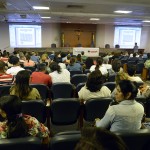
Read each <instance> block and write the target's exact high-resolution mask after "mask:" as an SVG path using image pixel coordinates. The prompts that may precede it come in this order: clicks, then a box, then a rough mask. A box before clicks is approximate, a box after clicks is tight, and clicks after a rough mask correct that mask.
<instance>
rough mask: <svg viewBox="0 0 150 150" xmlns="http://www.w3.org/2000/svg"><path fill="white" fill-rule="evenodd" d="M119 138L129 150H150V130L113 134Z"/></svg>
mask: <svg viewBox="0 0 150 150" xmlns="http://www.w3.org/2000/svg"><path fill="white" fill-rule="evenodd" d="M115 133H116V134H117V135H118V136H120V137H121V138H122V139H123V141H124V142H125V144H126V145H127V147H128V148H129V150H149V149H150V130H149V129H141V130H136V131H128V132H127V131H126V132H124V131H119V132H115Z"/></svg>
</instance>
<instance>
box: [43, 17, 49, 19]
mask: <svg viewBox="0 0 150 150" xmlns="http://www.w3.org/2000/svg"><path fill="white" fill-rule="evenodd" d="M41 18H42V19H50V18H51V17H41Z"/></svg>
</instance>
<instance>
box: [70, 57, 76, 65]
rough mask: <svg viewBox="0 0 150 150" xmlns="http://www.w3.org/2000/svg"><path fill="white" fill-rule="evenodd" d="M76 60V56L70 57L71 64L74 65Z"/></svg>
mask: <svg viewBox="0 0 150 150" xmlns="http://www.w3.org/2000/svg"><path fill="white" fill-rule="evenodd" d="M75 61H76V60H75V58H74V57H71V58H70V65H71V66H73V65H74V63H75Z"/></svg>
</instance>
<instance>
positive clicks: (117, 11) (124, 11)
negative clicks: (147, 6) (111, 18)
mask: <svg viewBox="0 0 150 150" xmlns="http://www.w3.org/2000/svg"><path fill="white" fill-rule="evenodd" d="M114 13H120V14H129V13H132V11H127V10H116V11H114Z"/></svg>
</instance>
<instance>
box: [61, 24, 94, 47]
mask: <svg viewBox="0 0 150 150" xmlns="http://www.w3.org/2000/svg"><path fill="white" fill-rule="evenodd" d="M76 30H80V36H79V40H78V36H77V32H76ZM61 33H62V35H63V36H64V46H70V47H77V46H78V44H79V43H80V44H81V45H82V47H91V44H92V41H93V43H94V45H95V41H96V39H95V38H96V36H95V34H96V24H70V23H68V24H61ZM93 34H94V40H93ZM61 38H62V37H61ZM61 41H62V40H61ZM62 46H63V44H62Z"/></svg>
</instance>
